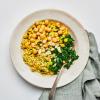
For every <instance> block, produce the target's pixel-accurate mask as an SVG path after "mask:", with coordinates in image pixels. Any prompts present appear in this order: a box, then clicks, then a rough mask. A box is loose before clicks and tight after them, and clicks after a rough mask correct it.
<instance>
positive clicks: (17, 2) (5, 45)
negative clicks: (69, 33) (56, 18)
mask: <svg viewBox="0 0 100 100" xmlns="http://www.w3.org/2000/svg"><path fill="white" fill-rule="evenodd" d="M44 8H56V9H61V10H64V11H66V12H68V13H70V14H71V15H73V16H74V17H75V18H76V19H78V20H79V21H80V22H81V23H82V24H83V26H84V27H85V28H86V29H87V30H89V31H91V32H93V33H94V34H95V37H96V40H97V43H98V46H99V51H100V0H0V100H38V99H39V96H40V95H41V92H42V89H39V88H37V87H34V86H32V85H30V84H28V83H27V82H25V81H24V80H23V79H22V78H20V77H19V75H18V74H17V73H16V71H15V69H14V68H13V65H12V63H11V60H10V54H9V40H10V37H11V35H12V31H13V29H14V27H15V26H16V25H17V24H18V22H19V21H20V20H21V19H23V18H24V17H25V16H26V15H28V14H30V13H31V12H34V11H36V10H38V9H44Z"/></svg>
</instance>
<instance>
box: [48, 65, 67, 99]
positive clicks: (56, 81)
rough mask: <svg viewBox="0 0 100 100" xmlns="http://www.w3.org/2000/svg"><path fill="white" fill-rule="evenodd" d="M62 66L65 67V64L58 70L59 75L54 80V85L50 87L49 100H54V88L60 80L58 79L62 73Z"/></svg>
mask: <svg viewBox="0 0 100 100" xmlns="http://www.w3.org/2000/svg"><path fill="white" fill-rule="evenodd" d="M64 66H65V64H64V65H63V66H62V68H61V69H60V71H59V73H58V74H57V77H56V79H55V81H54V84H53V86H52V88H51V90H50V93H49V97H48V98H49V100H54V98H55V93H56V87H57V84H58V81H59V79H60V77H61V75H62V73H63V71H64Z"/></svg>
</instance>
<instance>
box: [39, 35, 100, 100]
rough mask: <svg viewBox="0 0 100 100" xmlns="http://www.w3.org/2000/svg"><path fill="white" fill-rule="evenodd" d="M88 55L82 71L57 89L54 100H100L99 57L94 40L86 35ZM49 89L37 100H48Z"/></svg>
mask: <svg viewBox="0 0 100 100" xmlns="http://www.w3.org/2000/svg"><path fill="white" fill-rule="evenodd" d="M88 37H89V42H90V55H89V59H88V62H87V65H86V67H85V69H84V71H83V72H82V73H81V74H80V75H79V77H78V78H76V79H75V80H74V81H73V82H71V83H69V84H67V85H65V86H63V87H61V88H57V91H56V95H55V100H100V55H99V53H98V48H97V44H96V40H95V38H94V35H93V34H92V33H88ZM49 91H50V89H45V90H44V91H43V93H42V95H41V96H40V99H39V100H48V94H49Z"/></svg>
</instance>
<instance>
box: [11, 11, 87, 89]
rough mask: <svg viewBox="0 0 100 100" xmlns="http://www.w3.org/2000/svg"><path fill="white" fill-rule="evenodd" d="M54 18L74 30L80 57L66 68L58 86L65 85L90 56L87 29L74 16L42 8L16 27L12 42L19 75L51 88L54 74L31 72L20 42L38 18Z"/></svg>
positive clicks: (12, 55) (15, 64) (74, 77)
mask: <svg viewBox="0 0 100 100" xmlns="http://www.w3.org/2000/svg"><path fill="white" fill-rule="evenodd" d="M42 19H53V20H58V21H60V22H63V23H64V24H65V25H67V26H69V27H70V28H71V30H72V31H73V32H74V34H73V36H74V38H75V49H76V52H77V54H78V55H79V59H78V60H76V61H75V62H74V64H73V65H72V66H71V67H70V69H69V70H67V71H66V70H65V72H64V73H63V75H62V76H61V79H60V80H59V83H58V85H57V87H61V86H64V85H66V84H68V83H70V82H72V81H73V80H74V79H76V78H77V77H78V76H79V74H80V73H81V72H82V71H83V70H84V68H85V66H86V63H87V60H88V57H89V40H88V36H87V33H86V31H85V30H84V29H83V27H82V26H81V25H80V24H79V23H78V21H76V20H75V19H74V18H73V17H71V16H70V15H68V14H67V13H65V12H63V11H59V10H54V9H46V10H40V11H37V12H34V13H31V14H30V15H28V16H26V17H25V18H24V19H23V20H22V21H21V22H20V23H19V24H18V25H17V26H16V28H15V29H14V31H13V35H12V38H11V42H10V54H11V59H12V62H13V64H14V67H15V69H16V70H17V72H18V73H19V75H20V76H21V77H22V78H24V79H25V80H26V81H27V82H29V83H31V84H33V85H35V86H38V87H42V88H51V87H52V85H53V82H54V80H55V78H56V75H54V76H43V75H40V74H38V73H36V72H31V71H30V69H29V67H28V66H27V65H26V64H25V63H24V62H23V58H22V51H21V48H20V43H21V39H22V36H23V34H24V32H25V31H26V30H27V29H28V28H29V27H30V26H31V25H32V24H33V23H34V22H35V21H37V20H42Z"/></svg>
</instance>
